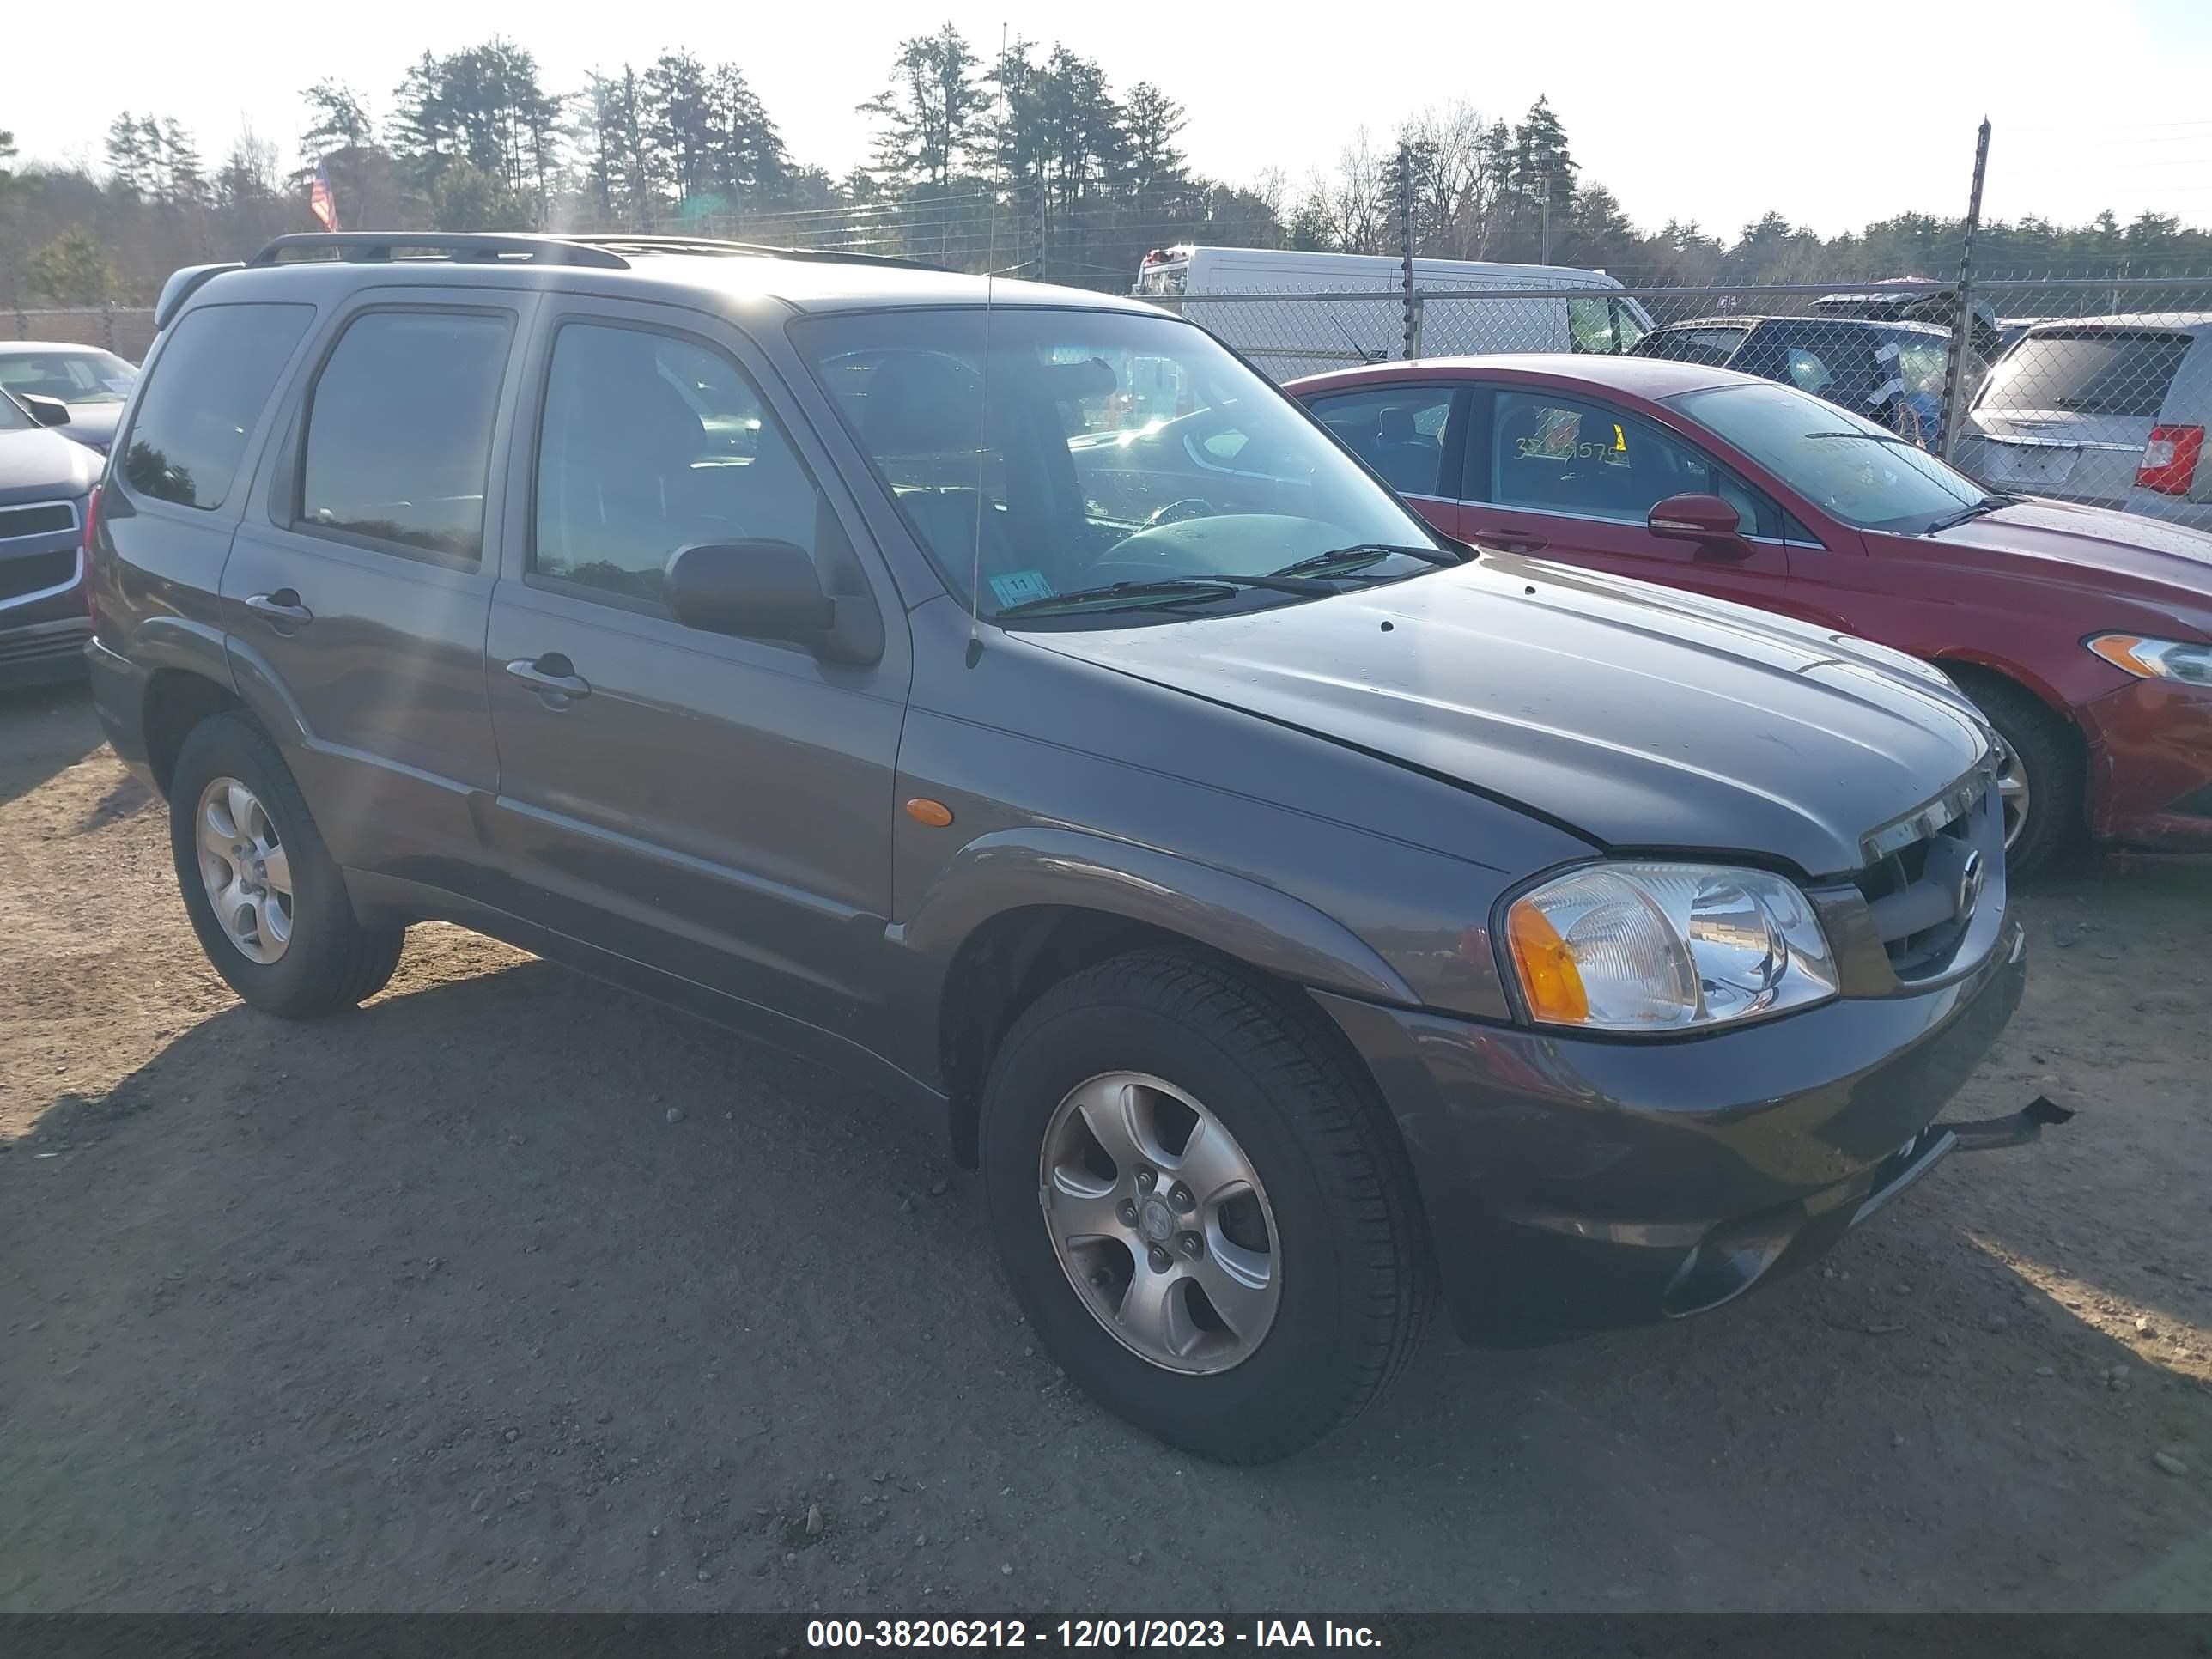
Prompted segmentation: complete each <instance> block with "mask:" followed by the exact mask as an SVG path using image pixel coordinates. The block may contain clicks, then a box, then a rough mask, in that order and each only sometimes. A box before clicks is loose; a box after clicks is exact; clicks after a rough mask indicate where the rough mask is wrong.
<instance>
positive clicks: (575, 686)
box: [507, 651, 592, 708]
mask: <svg viewBox="0 0 2212 1659" xmlns="http://www.w3.org/2000/svg"><path fill="white" fill-rule="evenodd" d="M507 672H508V673H510V674H512V675H513V676H514V678H517V679H519V680H520V681H521V682H522V683H523V684H526V685H527V686H529V687H530V688H531V689H532V690H535V691H536V692H537V693H538V697H539V698H540V700H541V701H543V702H544V704H545V706H546V707H547V708H567V707H568V705H569V704H570V703H572V702H574V701H575V700H576V699H577V698H579V697H588V696H591V695H592V683H591V682H590V681H589V680H587V679H586V678H584V677H583V676H582V675H580V674H579V673H577V672H576V668H575V665H574V663H572V662H570V661H569V660H568V658H566V657H564V656H562V654H561V653H559V652H558V651H548V652H547V653H545V654H544V656H542V657H535V658H533V657H517V658H516V659H514V660H513V662H511V663H509V664H507Z"/></svg>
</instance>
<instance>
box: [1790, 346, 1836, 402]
mask: <svg viewBox="0 0 2212 1659" xmlns="http://www.w3.org/2000/svg"><path fill="white" fill-rule="evenodd" d="M1782 372H1783V374H1784V375H1786V376H1787V377H1788V379H1789V381H1790V385H1792V386H1796V388H1797V389H1798V390H1799V391H1800V392H1811V393H1812V394H1813V395H1814V397H1815V398H1819V397H1824V396H1826V393H1827V391H1828V388H1829V387H1831V386H1834V385H1835V383H1836V373H1835V371H1834V370H1833V369H1832V368H1829V367H1828V361H1827V359H1826V358H1825V357H1823V356H1820V353H1819V352H1817V351H1808V350H1806V349H1804V348H1803V347H1802V346H1791V347H1790V348H1789V349H1787V350H1786V351H1785V352H1784V354H1783V364H1782Z"/></svg>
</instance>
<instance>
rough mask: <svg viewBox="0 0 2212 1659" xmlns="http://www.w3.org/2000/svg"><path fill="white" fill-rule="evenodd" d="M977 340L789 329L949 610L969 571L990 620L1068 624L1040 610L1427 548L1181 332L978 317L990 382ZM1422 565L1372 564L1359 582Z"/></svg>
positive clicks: (1292, 410) (899, 317)
mask: <svg viewBox="0 0 2212 1659" xmlns="http://www.w3.org/2000/svg"><path fill="white" fill-rule="evenodd" d="M986 327H987V329H988V337H989V354H988V355H989V362H988V364H987V365H986V363H985V361H984V358H985V347H984V340H985V333H986ZM793 337H795V338H796V339H797V340H798V342H799V346H800V349H801V350H802V351H803V352H804V353H805V356H807V358H808V359H809V361H810V362H811V363H812V365H813V367H814V369H815V372H816V374H817V375H818V376H819V377H820V379H821V381H822V384H823V386H824V387H825V388H826V389H827V390H828V391H829V394H830V396H831V398H833V399H834V400H835V401H836V404H837V406H838V409H839V410H840V412H841V413H842V416H843V417H844V419H845V422H846V424H847V425H848V427H849V428H851V430H852V434H853V436H854V440H855V441H857V442H858V443H859V444H860V447H861V448H862V449H863V450H864V451H866V453H867V455H868V458H869V459H870V460H871V461H872V462H873V464H874V465H875V467H876V470H877V471H878V474H879V475H880V476H881V477H882V478H883V480H884V483H885V484H886V485H887V486H889V488H890V490H891V492H892V494H893V495H894V496H895V497H896V500H897V501H898V504H899V507H900V510H901V511H902V513H904V514H905V516H906V520H907V522H908V524H909V525H910V526H912V528H913V530H914V532H915V537H916V538H917V539H918V540H919V541H920V542H921V544H922V546H923V547H924V548H925V549H926V550H927V551H928V552H929V554H930V556H931V557H932V559H933V561H934V562H935V563H936V565H937V568H938V569H939V572H940V574H942V575H943V576H944V579H945V583H946V585H947V586H949V587H951V590H952V591H953V592H955V593H956V594H957V595H958V596H959V597H960V598H961V599H962V600H963V602H965V601H967V600H968V599H969V586H970V583H971V580H973V578H974V576H975V574H976V573H977V572H978V570H979V569H980V573H981V593H980V594H979V595H978V596H977V599H978V609H979V610H980V611H981V613H982V614H983V615H985V616H997V615H1000V614H1006V613H1012V612H1014V611H1017V610H1018V609H1020V610H1023V614H1024V616H1037V615H1042V614H1058V615H1065V614H1068V613H1069V612H1070V611H1073V610H1074V609H1076V608H1079V607H1078V605H1070V606H1067V607H1062V606H1059V605H1041V604H1040V602H1041V601H1050V600H1054V599H1061V598H1065V597H1067V596H1071V595H1075V594H1083V595H1086V596H1088V595H1092V594H1094V593H1096V592H1097V591H1098V590H1100V589H1110V588H1112V587H1114V586H1116V585H1117V584H1121V583H1125V582H1126V583H1129V584H1158V583H1159V582H1162V581H1177V580H1182V581H1193V580H1207V579H1215V580H1216V581H1218V579H1220V578H1225V577H1238V576H1243V577H1250V576H1257V575H1265V574H1268V573H1271V572H1279V571H1282V570H1283V569H1285V567H1289V566H1292V565H1297V564H1299V563H1300V562H1304V561H1309V560H1311V559H1312V558H1314V556H1316V555H1318V554H1323V553H1329V552H1333V551H1334V550H1338V549H1342V548H1351V547H1361V548H1388V547H1390V546H1411V547H1413V548H1416V549H1419V550H1423V551H1426V550H1430V549H1431V548H1433V547H1434V546H1435V542H1434V539H1433V538H1431V536H1430V534H1429V533H1428V532H1427V531H1426V530H1425V528H1424V526H1422V524H1421V521H1420V520H1419V519H1417V518H1415V517H1414V516H1413V514H1412V513H1410V512H1408V511H1407V509H1406V508H1404V507H1401V506H1399V505H1398V503H1397V502H1396V501H1394V500H1393V499H1392V498H1391V497H1390V495H1389V494H1388V492H1386V491H1385V490H1384V489H1383V488H1382V487H1381V486H1380V485H1378V484H1377V483H1376V482H1375V480H1374V479H1373V478H1372V477H1370V476H1369V475H1368V474H1367V473H1366V472H1365V471H1363V470H1362V469H1361V467H1360V465H1359V464H1358V462H1357V461H1355V460H1353V459H1352V458H1351V457H1350V456H1348V455H1346V453H1344V452H1343V451H1342V450H1340V448H1338V447H1336V445H1335V444H1334V443H1333V442H1332V441H1330V440H1329V439H1328V436H1327V435H1325V434H1323V433H1322V432H1321V431H1320V430H1319V429H1318V428H1316V427H1315V426H1314V425H1313V423H1312V422H1310V420H1308V419H1307V417H1306V416H1304V414H1303V413H1302V412H1301V411H1300V410H1298V409H1297V406H1296V405H1295V404H1291V403H1290V402H1289V401H1288V400H1287V399H1286V398H1284V397H1283V395H1282V394H1281V393H1280V392H1277V391H1276V390H1275V388H1274V387H1273V386H1270V385H1268V384H1267V382H1266V381H1265V380H1261V378H1260V377H1259V376H1258V375H1256V374H1254V373H1253V372H1252V371H1251V370H1249V369H1248V368H1245V367H1244V365H1243V364H1242V363H1241V362H1238V361H1237V359H1236V358H1235V357H1233V356H1231V355H1230V353H1229V352H1228V351H1226V350H1225V349H1223V348H1222V347H1221V346H1220V345H1219V344H1218V343H1217V342H1215V341H1214V340H1213V339H1212V337H1210V336H1208V335H1206V334H1205V333H1203V332H1201V331H1199V330H1198V329H1195V328H1193V327H1191V326H1190V325H1188V324H1186V323H1181V322H1177V321H1175V320H1174V319H1170V318H1165V317H1148V316H1144V315H1140V314H1130V313H1113V312H1087V311H1058V310H1046V309H1043V308H1041V307H1007V308H1006V309H1004V310H1000V311H996V312H994V313H992V314H991V316H990V319H989V320H988V324H986V321H985V318H984V313H982V312H981V310H976V309H968V310H957V311H956V310H945V311H937V312H900V313H872V314H868V315H862V316H850V317H837V318H828V319H822V320H819V321H816V322H810V323H807V324H804V325H799V326H798V327H796V328H794V329H793ZM979 535H980V538H981V558H980V560H979V559H978V556H977V541H978V537H979ZM1432 562H1434V561H1433V559H1431V558H1424V557H1422V556H1419V555H1418V554H1415V555H1400V554H1388V553H1386V554H1385V555H1384V556H1383V558H1381V559H1380V560H1379V561H1377V560H1366V561H1362V562H1359V563H1358V567H1357V568H1358V580H1363V581H1364V580H1389V579H1394V578H1396V577H1401V576H1406V575H1411V574H1415V573H1417V572H1419V571H1420V570H1423V569H1425V568H1429V567H1430V565H1431V563H1432ZM1339 568H1340V569H1341V570H1342V574H1345V575H1346V576H1349V575H1350V574H1351V569H1350V568H1348V567H1338V568H1332V570H1331V574H1335V572H1336V570H1337V569H1339ZM1208 585H1209V586H1214V591H1216V592H1218V586H1215V583H1214V582H1212V581H1210V582H1209V583H1208ZM1287 586H1288V585H1287V584H1286V585H1285V586H1239V587H1237V589H1236V590H1235V591H1236V592H1237V595H1239V596H1240V598H1242V599H1245V600H1248V601H1249V602H1250V603H1255V604H1288V603H1292V602H1294V601H1295V600H1296V599H1297V598H1298V597H1299V596H1300V595H1299V592H1298V591H1285V590H1286V587H1287ZM1300 586H1301V588H1303V589H1304V591H1306V592H1308V594H1309V596H1310V593H1311V592H1327V591H1328V589H1326V588H1314V587H1310V586H1307V585H1303V584H1302V585H1300ZM1024 607H1026V609H1024Z"/></svg>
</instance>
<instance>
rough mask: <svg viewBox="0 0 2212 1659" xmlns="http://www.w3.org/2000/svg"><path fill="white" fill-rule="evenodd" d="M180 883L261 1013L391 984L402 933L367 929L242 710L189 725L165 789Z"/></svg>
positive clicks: (214, 950)
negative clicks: (355, 913) (173, 770)
mask: <svg viewBox="0 0 2212 1659" xmlns="http://www.w3.org/2000/svg"><path fill="white" fill-rule="evenodd" d="M169 847H170V851H171V854H173V857H174V859H175V861H176V866H177V885H178V888H179V890H180V891H181V892H182V893H183V895H184V900H185V910H186V911H187V912H188V913H189V914H190V915H191V919H192V928H193V931H194V932H196V933H198V935H199V939H200V948H201V949H202V950H203V951H206V953H207V958H208V961H209V962H210V963H211V964H212V965H213V966H214V968H215V970H216V972H217V973H219V974H221V975H222V976H223V978H224V980H225V981H228V984H229V986H230V987H231V989H233V990H234V991H236V992H237V993H238V994H239V995H240V996H241V997H243V998H244V999H245V1000H246V1001H247V1002H249V1003H251V1004H252V1006H254V1007H256V1008H258V1009H260V1010H262V1011H263V1012H265V1013H271V1014H279V1015H283V1016H284V1017H285V1018H291V1019H305V1018H312V1017H313V1016H314V1015H317V1014H327V1013H332V1012H337V1010H339V1009H341V1008H349V1007H352V1006H355V1005H356V1004H357V1003H360V1002H362V1001H364V1000H367V999H368V998H369V997H372V996H374V995H375V994H377V992H379V991H380V990H382V989H383V988H384V986H385V983H386V981H388V980H390V979H391V977H392V972H393V970H394V969H397V968H398V965H399V952H400V950H401V947H402V946H403V945H404V943H405V941H406V930H405V929H404V927H363V926H362V923H361V921H359V919H358V918H356V916H355V915H354V913H353V904H352V902H351V900H350V899H349V897H348V896H347V894H346V890H345V878H344V876H343V873H342V872H340V871H339V869H338V866H337V862H336V861H335V860H333V859H332V858H331V855H330V852H329V850H328V849H327V848H325V847H324V845H323V838H322V836H321V834H320V832H319V831H318V830H317V829H316V828H315V821H314V819H313V817H311V816H310V815H309V813H308V811H307V801H306V800H305V799H303V798H302V797H301V793H300V786H299V785H298V784H297V783H296V782H295V781H293V777H292V774H291V772H290V770H289V769H288V768H287V767H286V766H285V764H284V760H283V757H282V756H281V755H279V754H278V753H277V752H276V744H272V743H271V742H270V741H269V738H268V737H267V735H266V734H264V732H262V731H261V729H260V728H259V727H258V726H255V725H254V724H253V723H252V721H251V720H247V719H246V717H245V716H243V715H241V714H217V715H216V716H215V717H213V718H212V719H210V720H204V721H203V722H201V723H200V724H199V725H198V726H194V727H193V728H192V730H191V733H190V734H189V735H188V736H187V737H186V738H185V742H184V747H183V748H182V749H181V750H179V751H178V755H177V764H176V770H175V772H174V774H173V776H172V778H171V781H170V786H169Z"/></svg>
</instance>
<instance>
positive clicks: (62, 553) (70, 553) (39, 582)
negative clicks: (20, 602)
mask: <svg viewBox="0 0 2212 1659" xmlns="http://www.w3.org/2000/svg"><path fill="white" fill-rule="evenodd" d="M75 575H76V549H75V548H73V547H64V548H63V549H61V550H59V551H58V552H54V553H33V554H29V555H27V556H24V557H21V558H15V559H0V600H7V599H21V598H22V597H23V595H24V594H26V593H41V592H45V591H46V589H48V588H50V587H62V586H67V585H68V583H69V581H70V579H71V578H72V577H74V576H75Z"/></svg>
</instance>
